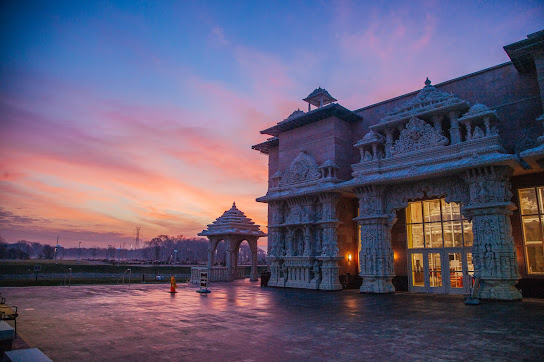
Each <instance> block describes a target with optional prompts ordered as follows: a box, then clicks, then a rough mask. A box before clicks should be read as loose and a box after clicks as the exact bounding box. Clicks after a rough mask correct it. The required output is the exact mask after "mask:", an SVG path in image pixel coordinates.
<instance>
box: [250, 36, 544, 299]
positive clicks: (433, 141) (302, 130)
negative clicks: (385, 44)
mask: <svg viewBox="0 0 544 362" xmlns="http://www.w3.org/2000/svg"><path fill="white" fill-rule="evenodd" d="M543 39H544V33H542V32H541V33H537V34H536V35H535V34H533V35H532V36H530V37H529V38H528V40H527V41H528V42H530V43H531V44H533V43H534V44H533V45H531V47H521V46H520V45H518V43H515V44H512V45H511V46H507V47H505V50H506V51H507V53H508V54H509V55H510V56H511V58H512V60H513V63H510V64H508V63H507V64H503V65H500V66H497V67H493V68H489V69H487V70H483V71H481V72H477V73H474V74H471V75H468V76H465V77H461V78H459V79H456V80H453V81H449V82H445V83H443V84H441V85H437V86H433V85H432V84H431V82H430V81H429V79H427V80H426V81H425V86H424V87H423V89H421V90H420V91H418V92H414V93H410V94H408V95H405V96H401V97H397V98H394V99H391V100H389V101H385V102H381V103H379V104H377V105H372V106H368V107H365V108H361V109H359V110H357V111H354V112H352V111H349V110H347V109H346V108H344V107H342V106H340V105H338V104H336V103H331V102H334V101H336V100H335V99H334V98H333V97H332V96H330V94H329V93H328V92H326V91H325V90H324V89H316V90H315V91H314V92H312V94H311V95H310V96H309V97H307V98H306V99H305V101H307V102H309V103H310V104H312V105H314V106H317V107H318V108H317V109H314V110H311V109H309V111H308V112H302V111H296V112H295V113H296V114H295V113H293V115H294V116H293V115H292V117H290V118H287V119H286V120H284V121H281V122H279V123H278V124H277V125H276V126H273V127H271V128H268V129H266V130H264V131H262V133H266V134H269V135H271V136H273V138H271V139H269V140H268V141H266V142H264V143H261V144H259V145H256V146H254V149H257V150H259V151H261V152H263V153H266V154H268V155H269V174H270V175H271V176H270V178H269V179H270V182H269V189H268V192H267V194H266V195H265V196H263V197H261V198H259V199H258V201H261V202H266V203H268V206H269V239H268V240H269V256H268V262H269V265H270V271H271V280H270V282H269V285H270V286H275V287H292V288H308V289H323V290H336V289H340V288H341V285H340V283H339V276H340V275H348V277H349V275H353V274H359V276H360V277H361V278H362V285H361V287H360V291H361V292H364V293H390V292H394V291H395V289H396V288H401V289H402V288H404V289H408V290H412V287H411V286H410V285H406V284H404V287H403V282H402V281H403V280H405V281H406V282H405V283H407V282H408V281H410V282H412V283H415V280H414V277H413V276H411V275H412V274H411V273H412V272H414V265H416V264H415V262H414V261H415V260H416V259H417V260H418V263H419V262H421V261H423V262H424V263H425V265H426V266H425V268H424V271H425V273H426V274H425V283H427V284H425V285H428V286H427V287H426V288H427V289H425V290H426V291H433V290H434V291H439V292H445V293H449V292H458V291H455V290H454V288H458V287H459V285H463V288H465V289H463V290H465V291H466V292H467V293H468V291H469V286H470V282H469V277H470V275H469V270H470V266H473V267H474V278H475V280H476V281H479V289H477V290H478V296H479V297H481V298H484V299H500V300H516V299H520V298H521V294H520V292H519V289H518V288H519V286H518V288H516V285H517V283H518V281H519V280H520V278H525V279H522V281H523V280H526V281H527V282H528V280H529V279H531V278H533V279H534V278H538V277H539V276H538V275H536V276H534V275H530V276H529V275H528V274H527V273H528V271H527V270H528V269H527V268H526V265H525V262H526V258H527V257H528V256H527V255H522V256H520V255H518V254H519V252H520V251H524V250H525V249H524V245H525V244H524V239H523V238H524V236H523V233H522V232H520V230H523V229H522V227H521V226H520V221H519V220H520V219H521V218H520V215H519V211H517V210H516V209H517V208H518V207H519V205H517V204H516V203H515V202H514V201H516V197H517V196H516V195H517V194H516V192H517V191H516V190H512V186H511V181H512V180H515V181H516V184H519V185H522V186H523V187H534V188H535V190H536V189H537V188H538V190H540V188H539V187H542V186H544V181H543V180H544V136H542V137H538V136H537V135H538V134H539V133H538V132H539V130H540V133H542V126H541V125H540V123H541V122H544V116H540V117H539V118H538V119H537V120H536V121H534V120H535V118H537V116H538V115H539V114H543V113H544V112H543V111H542V108H543V105H542V102H539V101H538V100H539V99H542V100H544V97H543V96H542V94H544V89H540V88H538V87H536V88H535V87H534V84H536V83H531V84H528V83H524V80H523V79H526V78H520V77H519V76H518V72H525V73H528V74H529V76H531V77H534V78H535V79H537V78H538V77H540V78H538V79H544V56H542V57H541V58H539V57H540V56H541V55H540V53H538V51H537V50H535V49H540V48H539V47H542V42H543ZM539 42H540V43H539ZM535 44H537V45H535ZM527 49H532V50H530V51H529V50H527ZM541 50H542V49H541ZM533 51H534V52H535V53H534V54H533V53H531V52H533ZM526 52H529V53H530V54H529V55H528V53H527V54H526ZM537 53H538V54H537ZM543 54H544V53H543ZM518 57H524V58H523V59H525V60H524V62H525V63H521V62H520V63H516V62H517V60H518ZM528 57H533V58H534V62H535V64H536V66H535V67H534V68H532V67H529V68H523V67H524V65H523V64H526V61H527V59H529V58H528ZM531 59H532V58H531ZM535 68H536V70H535ZM488 79H489V81H488ZM493 82H496V84H495V83H493ZM478 84H485V87H482V88H479V87H478V86H476V85H478ZM512 84H514V85H515V87H518V88H523V87H524V88H523V89H524V92H523V97H525V98H521V96H520V95H518V94H517V93H511V94H510V93H508V92H505V93H504V94H505V96H504V97H503V98H504V99H503V98H500V97H499V96H496V94H502V93H500V91H503V92H504V90H505V89H509V88H512ZM542 87H544V83H543V84H542ZM520 94H521V93H520ZM317 95H320V97H321V98H320V99H321V100H319V99H317V98H315V97H317ZM476 97H477V98H476ZM527 97H533V98H527ZM314 98H315V99H314ZM506 99H508V101H507V100H506ZM527 99H534V101H531V102H529V101H527ZM323 100H325V101H323ZM377 115H380V116H379V117H377ZM535 115H537V116H535ZM531 117H532V118H531ZM524 122H525V124H526V125H527V126H526V127H520V126H519V125H520V124H524ZM543 125H544V124H543ZM541 138H542V139H541ZM350 146H353V147H355V148H356V149H358V151H359V152H353V150H352V149H350ZM539 175H540V176H539ZM518 188H519V187H518ZM513 191H515V192H513ZM539 192H540V191H539ZM429 200H431V201H432V200H438V201H436V202H437V204H436V205H438V206H437V207H438V209H436V210H438V211H436V210H435V211H432V210H427V211H423V213H424V215H427V216H428V218H429V220H430V219H431V218H435V219H433V220H430V221H429V220H428V221H424V220H421V221H417V220H416V219H417V218H418V217H419V218H421V216H418V217H416V218H415V219H414V220H416V221H414V220H408V219H407V218H408V216H406V217H404V215H408V211H407V208H409V207H410V206H409V205H411V204H414V203H417V202H422V203H423V202H426V203H427V202H430V201H429ZM421 205H423V204H421ZM425 205H427V204H425ZM451 205H454V206H451ZM454 207H457V208H458V209H457V210H459V211H458V212H457V215H458V216H456V217H457V219H455V220H454V221H451V220H453V219H451V217H453V216H451V215H450V216H447V215H446V214H445V211H444V210H446V209H447V210H450V212H453V211H451V210H453V209H452V208H454ZM433 212H434V214H433ZM425 213H427V214H425ZM437 215H438V216H437ZM440 215H442V216H440ZM444 215H446V216H444ZM437 217H438V219H436V218H437ZM538 217H540V216H537V218H538ZM398 220H400V221H398ZM437 220H438V221H437ZM444 220H445V221H444ZM399 222H400V223H402V227H401V228H399V226H398V223H399ZM418 222H419V223H421V226H420V227H421V228H422V229H421V230H423V229H425V230H426V231H425V234H423V231H422V234H421V238H431V237H434V236H432V235H435V234H436V235H438V236H440V237H441V238H442V239H440V240H442V241H441V242H442V244H441V245H442V246H440V247H437V246H434V245H431V246H428V245H427V244H425V246H423V244H422V245H421V247H419V246H418V248H420V249H417V248H416V249H417V250H416V251H413V250H411V249H410V247H409V246H408V238H409V237H412V236H410V235H412V234H410V235H408V234H409V233H410V232H411V231H409V230H408V224H410V223H416V224H417V223H418ZM426 222H428V223H429V224H428V225H427V224H425V223H426ZM433 222H434V223H436V224H433V225H448V228H451V230H450V231H448V232H450V234H448V235H450V236H447V235H446V236H444V235H445V233H446V226H440V228H439V229H436V228H435V229H436V230H437V231H435V229H433V227H434V226H433V225H431V224H430V223H433ZM404 224H406V226H404ZM461 224H462V225H461ZM513 224H515V227H513ZM425 225H427V226H425ZM402 228H404V230H405V231H404V232H402V231H400V230H402ZM432 233H435V234H432ZM454 233H457V234H454ZM459 233H463V236H460V235H461V234H459ZM414 235H415V234H414ZM447 237H449V238H450V239H448V240H447V241H444V240H446V239H447ZM454 237H455V238H461V237H462V239H461V240H465V238H466V243H463V242H462V243H461V244H460V246H459V245H458V244H455V245H454V243H453V241H452V240H453V239H452V238H454ZM425 240H427V239H425ZM531 242H532V243H534V241H531ZM447 245H449V246H447ZM543 246H544V240H543ZM531 247H532V246H531ZM531 250H533V249H531ZM535 250H536V249H535ZM538 250H540V249H538ZM410 258H412V259H410ZM461 262H462V265H463V268H462V272H461V269H459V270H457V269H455V268H456V267H457V264H456V263H459V264H458V265H461V264H460V263H461ZM431 263H432V265H431ZM519 263H521V264H519ZM418 266H419V264H418ZM459 268H460V267H459ZM418 272H419V271H418ZM433 273H434V274H433ZM456 273H457V274H456ZM440 275H441V276H442V278H440ZM429 278H435V279H436V281H437V282H436V283H435V285H431V284H429V283H430V282H429V280H430V279H429ZM541 278H542V279H540V280H541V281H544V274H543V275H542V276H541ZM533 279H531V280H533ZM534 280H536V281H535V282H534V283H537V284H538V280H539V279H534ZM421 283H423V282H421ZM448 283H449V284H448ZM413 285H415V284H413ZM437 285H439V286H440V288H439V287H437ZM413 290H414V291H415V290H421V288H420V289H417V288H415V287H414V288H413Z"/></svg>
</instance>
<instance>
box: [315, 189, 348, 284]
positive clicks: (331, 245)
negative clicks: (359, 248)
mask: <svg viewBox="0 0 544 362" xmlns="http://www.w3.org/2000/svg"><path fill="white" fill-rule="evenodd" d="M319 200H320V202H321V204H322V205H323V217H322V220H323V221H322V222H321V227H322V228H323V245H322V252H321V256H320V257H318V259H319V260H320V261H321V283H320V284H319V289H322V290H339V289H342V284H340V278H339V269H340V268H339V267H338V262H339V261H340V260H342V259H343V258H342V257H338V235H337V233H336V230H337V227H338V225H339V224H340V221H339V220H338V218H337V216H336V207H337V205H338V201H339V200H340V194H338V193H323V194H320V195H319Z"/></svg>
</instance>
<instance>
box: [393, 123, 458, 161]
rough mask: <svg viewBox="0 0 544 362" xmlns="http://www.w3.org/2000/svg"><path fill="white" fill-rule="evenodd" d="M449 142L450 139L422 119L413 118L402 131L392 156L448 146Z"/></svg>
mask: <svg viewBox="0 0 544 362" xmlns="http://www.w3.org/2000/svg"><path fill="white" fill-rule="evenodd" d="M448 142H449V141H448V139H447V138H446V137H445V136H443V135H442V134H441V133H440V132H438V131H437V130H436V129H435V128H434V127H433V126H431V125H430V124H428V123H427V122H425V121H424V120H422V119H419V118H417V117H413V118H411V119H410V121H408V123H407V124H406V126H405V128H404V129H403V130H402V131H401V133H400V137H399V139H398V140H397V141H395V144H394V145H393V147H391V154H392V155H396V154H400V153H407V152H412V151H419V150H424V149H427V148H432V147H437V146H446V145H447V144H448Z"/></svg>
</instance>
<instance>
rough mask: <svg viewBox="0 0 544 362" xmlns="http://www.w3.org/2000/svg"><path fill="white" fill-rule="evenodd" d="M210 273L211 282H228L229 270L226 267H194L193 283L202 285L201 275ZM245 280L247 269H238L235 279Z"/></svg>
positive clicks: (192, 272)
mask: <svg viewBox="0 0 544 362" xmlns="http://www.w3.org/2000/svg"><path fill="white" fill-rule="evenodd" d="M201 272H208V280H209V281H210V282H227V281H228V279H227V268H225V267H213V268H208V267H192V268H191V283H200V273H201ZM244 278H245V268H244V267H241V268H236V275H235V279H244Z"/></svg>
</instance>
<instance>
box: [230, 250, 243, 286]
mask: <svg viewBox="0 0 544 362" xmlns="http://www.w3.org/2000/svg"><path fill="white" fill-rule="evenodd" d="M240 244H242V241H241V240H237V241H236V243H235V245H236V246H235V248H234V250H233V252H232V255H233V258H234V262H233V264H234V268H233V269H234V279H236V277H237V276H238V255H239V254H240Z"/></svg>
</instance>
